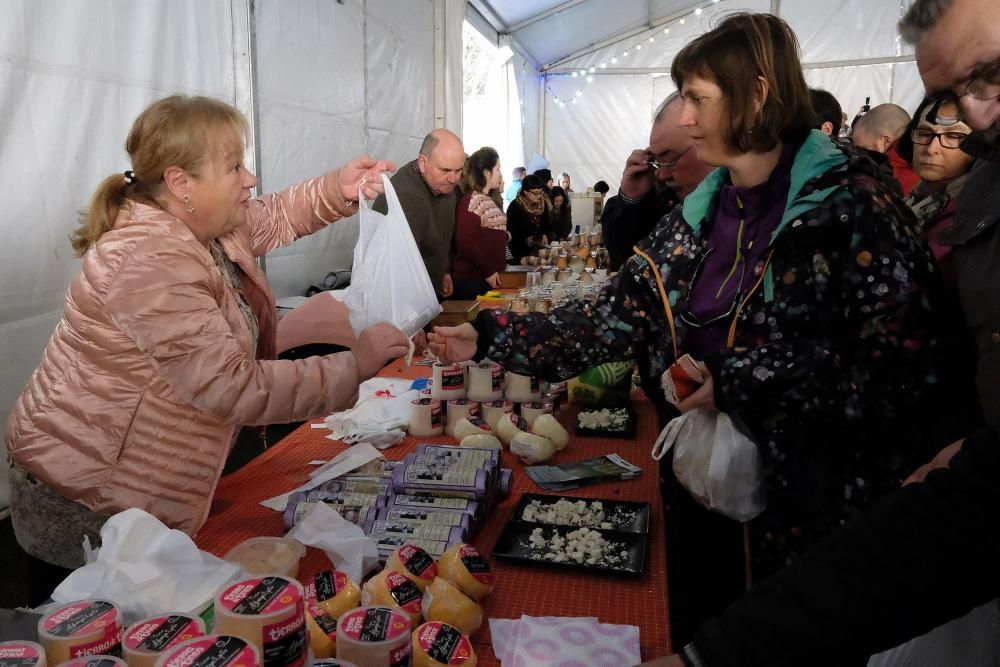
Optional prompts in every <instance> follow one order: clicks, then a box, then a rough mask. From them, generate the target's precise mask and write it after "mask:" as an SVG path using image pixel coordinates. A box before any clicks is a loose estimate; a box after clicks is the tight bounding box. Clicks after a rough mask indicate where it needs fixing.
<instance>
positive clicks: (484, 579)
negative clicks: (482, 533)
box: [438, 544, 494, 600]
mask: <svg viewBox="0 0 1000 667" xmlns="http://www.w3.org/2000/svg"><path fill="white" fill-rule="evenodd" d="M438 570H439V571H440V573H441V576H442V577H444V578H445V579H447V580H448V581H450V582H451V583H453V584H455V585H456V586H458V588H459V589H460V590H461V591H462V592H463V593H465V594H466V595H468V596H469V597H471V598H472V599H474V600H482V599H483V598H484V597H486V596H487V595H489V594H490V591H492V590H493V584H494V581H493V571H492V570H491V569H490V564H489V563H487V562H486V559H485V558H483V557H482V556H480V555H479V552H478V551H477V550H476V548H475V547H474V546H472V545H471V544H456V545H455V546H453V547H452V548H450V549H448V550H447V551H445V552H444V553H443V554H441V558H440V560H438Z"/></svg>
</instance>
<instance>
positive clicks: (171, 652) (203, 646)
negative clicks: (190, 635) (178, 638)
mask: <svg viewBox="0 0 1000 667" xmlns="http://www.w3.org/2000/svg"><path fill="white" fill-rule="evenodd" d="M262 664H263V663H262V662H261V659H260V653H259V652H258V651H257V647H256V646H254V645H253V643H252V642H249V641H247V640H246V639H244V638H243V637H232V636H229V635H218V634H213V635H205V636H203V637H196V638H195V639H189V640H187V641H186V642H181V643H180V644H178V645H177V646H172V647H170V648H169V649H167V650H166V651H164V652H163V655H161V656H160V659H159V660H157V661H156V667H261V665H262Z"/></svg>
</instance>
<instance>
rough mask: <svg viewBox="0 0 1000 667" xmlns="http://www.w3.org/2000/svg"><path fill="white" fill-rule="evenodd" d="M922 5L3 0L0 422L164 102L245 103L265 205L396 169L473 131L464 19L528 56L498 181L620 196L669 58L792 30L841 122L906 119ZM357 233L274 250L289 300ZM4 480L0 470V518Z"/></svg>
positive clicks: (506, 76)
mask: <svg viewBox="0 0 1000 667" xmlns="http://www.w3.org/2000/svg"><path fill="white" fill-rule="evenodd" d="M909 1H910V0H830V1H828V2H825V3H817V2H812V1H811V0H719V1H718V2H713V1H712V0H704V1H703V2H701V3H699V4H694V3H692V2H690V1H687V0H685V1H680V0H531V1H529V0H468V1H467V0H143V2H133V1H132V0H86V1H85V2H78V1H76V0H0V15H2V16H3V17H4V20H3V21H2V22H0V55H2V58H0V146H2V147H3V160H2V162H0V183H3V193H4V214H3V216H2V224H0V267H3V268H2V271H3V277H2V280H0V297H2V298H0V363H2V364H3V368H4V374H3V381H2V382H0V416H2V417H5V416H6V415H7V414H8V413H9V411H10V408H11V407H12V405H13V403H14V401H15V399H16V397H17V395H18V394H19V393H20V391H21V389H22V388H23V387H24V384H25V382H26V381H27V379H28V377H29V375H30V374H31V372H32V370H33V369H34V368H35V366H36V365H37V363H38V361H39V358H40V356H41V353H42V350H43V349H44V347H45V344H46V342H47V341H48V338H49V336H50V334H51V332H52V329H53V328H54V326H55V324H56V322H57V321H58V319H59V315H60V309H61V307H62V302H63V298H64V294H65V290H66V287H67V285H68V284H69V281H70V280H71V279H72V277H73V276H74V274H75V273H76V272H77V270H78V269H79V266H80V263H79V260H78V259H76V258H74V257H73V256H72V253H71V251H70V245H69V242H68V235H69V234H70V232H71V231H72V230H73V228H74V227H75V225H76V215H75V212H76V211H78V210H79V209H81V208H82V207H84V206H86V204H87V201H88V198H89V197H90V195H91V193H92V192H93V190H94V188H95V187H96V185H97V184H98V183H99V182H100V180H101V179H102V178H104V177H105V176H107V175H109V174H113V173H116V172H122V171H123V170H125V169H127V168H128V167H129V164H128V162H127V159H126V155H125V153H124V149H123V144H124V139H125V135H126V133H127V131H128V128H129V126H130V124H131V122H132V120H133V119H134V118H135V117H136V115H137V114H138V113H139V112H140V111H141V110H142V109H143V108H144V107H146V106H147V105H148V104H149V103H150V102H152V101H153V100H155V99H157V98H160V97H163V96H165V95H168V94H171V93H174V92H182V93H189V94H201V95H211V96H215V97H218V98H221V99H224V100H227V101H229V102H231V103H233V104H234V105H236V106H237V107H238V108H240V109H241V110H242V111H243V112H244V113H245V114H246V115H247V117H248V118H249V119H250V121H251V125H252V129H253V134H252V143H251V145H250V146H249V147H248V155H247V161H248V164H250V165H251V166H252V167H253V168H254V169H255V170H256V172H257V174H258V176H259V178H260V188H261V191H262V192H264V191H273V190H277V189H280V188H283V187H285V186H287V185H290V184H292V183H295V182H297V181H299V180H301V179H303V178H306V177H309V176H314V175H318V174H320V173H322V172H324V171H325V170H327V169H329V168H332V167H335V166H337V165H340V164H342V163H343V162H345V161H346V160H348V159H350V158H351V157H354V156H357V155H361V154H365V153H367V154H370V155H373V156H375V157H379V158H388V159H392V160H395V161H396V162H397V163H398V164H403V163H405V162H407V161H409V160H410V159H413V157H415V155H416V153H417V149H418V146H419V143H420V140H421V139H422V137H423V136H424V134H425V133H426V132H427V131H428V130H429V129H431V128H432V127H442V126H443V127H449V128H451V129H453V130H455V131H457V132H459V133H461V131H462V108H461V104H462V22H463V20H465V19H468V20H469V22H470V23H471V24H473V25H474V26H475V27H476V28H477V29H479V30H480V31H481V32H482V33H483V34H484V35H486V36H487V38H488V39H490V40H491V41H492V42H493V43H494V44H495V45H497V46H509V47H510V48H511V49H512V51H513V54H514V55H513V57H511V58H510V59H508V60H506V61H505V62H504V63H503V71H502V77H501V79H502V80H501V87H502V90H503V91H504V93H503V94H504V95H505V99H503V100H501V102H502V104H503V107H504V109H505V114H506V115H505V119H506V120H505V122H504V125H503V127H498V128H497V130H496V132H497V134H498V138H497V139H496V143H497V145H498V146H500V145H502V146H504V147H505V148H504V151H505V152H506V155H504V154H503V153H502V159H504V160H505V170H509V167H513V166H516V164H523V160H525V159H526V158H527V157H530V155H531V154H532V153H533V152H535V151H537V152H539V153H542V154H544V155H546V156H547V157H548V158H549V159H550V160H551V162H552V167H553V169H554V170H556V171H568V172H570V173H571V174H572V175H573V177H574V184H575V185H576V186H577V187H578V188H579V187H580V186H583V187H585V186H586V185H589V184H592V183H593V182H595V181H596V180H598V179H603V180H606V181H608V182H609V183H611V184H612V187H614V185H615V184H616V183H617V181H618V178H619V174H620V172H621V165H622V162H623V160H624V158H625V156H626V155H628V153H629V152H630V151H631V150H632V149H634V148H637V147H643V146H645V145H646V142H647V138H648V132H649V125H650V116H651V113H652V111H653V109H654V108H655V107H656V106H657V104H658V103H659V101H660V100H662V98H663V97H664V96H665V95H666V94H667V93H669V92H670V91H671V90H672V89H673V84H672V82H671V81H670V78H669V75H668V72H669V66H670V61H671V59H672V58H673V55H674V54H675V53H676V52H677V50H678V49H679V48H680V47H681V46H683V44H684V43H686V42H687V41H688V40H689V39H691V38H692V37H693V36H695V35H697V34H699V33H701V32H702V31H703V30H705V29H706V28H709V27H710V26H711V25H713V21H717V20H718V16H719V15H720V14H722V13H725V12H731V11H736V10H741V9H748V10H753V11H772V12H775V13H777V14H779V15H780V16H782V17H784V18H785V19H787V20H788V21H789V22H790V23H791V25H792V27H793V28H794V29H795V30H796V32H797V33H798V35H799V38H800V40H801V42H802V47H803V59H804V62H805V63H806V64H807V68H808V71H807V78H808V80H809V82H810V84H812V85H816V86H819V87H823V88H826V89H828V90H830V91H831V92H833V93H834V94H835V95H836V96H837V97H838V98H839V99H840V101H841V103H842V105H843V106H844V109H845V111H847V112H848V114H850V115H853V113H854V112H855V111H856V110H857V108H858V106H859V105H860V104H861V102H862V101H863V99H864V98H865V97H866V96H870V97H871V98H872V104H878V103H881V102H887V101H893V102H897V103H899V104H901V105H902V106H903V107H905V108H908V109H912V108H913V107H914V105H915V104H916V102H917V101H918V100H919V98H920V94H921V87H920V84H919V78H918V77H917V75H916V68H915V65H914V63H913V56H912V53H911V51H909V50H908V49H907V48H906V47H904V46H903V45H902V44H901V42H900V40H899V39H898V38H897V37H896V32H895V22H896V21H897V20H898V18H899V17H900V15H901V13H902V12H903V11H905V9H906V7H907V6H908V5H909ZM698 8H702V11H700V13H698V14H695V13H694V12H695V10H696V9H698ZM681 19H683V24H682V23H681ZM664 29H668V30H669V32H667V33H665V32H664ZM650 37H653V39H654V41H652V42H650V41H649V38H650ZM636 45H642V46H643V47H644V48H642V49H636V48H635V47H636ZM625 50H628V51H629V53H630V55H629V56H624V55H622V54H623V53H624V51H625ZM615 58H617V62H614V61H613V59H615ZM591 68H593V71H592V72H591V71H590V70H591ZM581 71H584V72H585V74H584V76H579V73H580V72H581ZM573 72H577V74H578V76H576V77H574V76H572V73H573ZM588 77H590V78H591V79H592V80H588ZM577 91H581V93H580V97H579V98H577ZM573 99H577V100H578V101H577V103H576V104H573V103H572V102H571V101H570V102H569V103H568V104H565V105H561V104H559V100H563V101H567V100H573ZM467 148H468V150H470V151H471V150H474V149H475V148H478V146H467ZM356 234H357V226H356V221H355V220H348V221H343V222H341V223H339V224H337V225H334V226H333V227H332V228H330V229H328V230H325V231H324V232H321V233H319V234H316V235H314V236H313V237H309V238H307V239H302V240H300V241H299V242H297V243H295V244H293V245H292V246H290V247H288V248H285V249H282V250H280V251H277V252H275V253H273V254H272V255H271V256H269V257H268V258H267V261H266V268H267V273H268V277H269V280H270V281H271V286H272V288H273V289H274V291H275V293H276V294H277V295H278V296H279V297H280V296H288V295H292V294H301V293H302V292H303V291H304V289H305V288H306V287H307V286H308V285H310V284H313V283H317V282H318V281H319V280H320V279H321V278H322V277H323V276H324V275H325V274H326V273H327V272H328V271H332V270H335V269H345V268H349V265H350V261H351V256H352V249H353V245H354V242H355V239H356ZM5 476H6V466H0V512H2V508H3V507H5V506H6V504H7V500H6V494H7V488H6V484H5V483H4V478H5Z"/></svg>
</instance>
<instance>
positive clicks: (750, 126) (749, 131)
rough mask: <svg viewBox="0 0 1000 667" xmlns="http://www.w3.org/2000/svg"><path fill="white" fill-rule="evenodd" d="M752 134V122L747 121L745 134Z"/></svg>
mask: <svg viewBox="0 0 1000 667" xmlns="http://www.w3.org/2000/svg"><path fill="white" fill-rule="evenodd" d="M752 134H753V123H747V136H748V137H749V136H751V135H752Z"/></svg>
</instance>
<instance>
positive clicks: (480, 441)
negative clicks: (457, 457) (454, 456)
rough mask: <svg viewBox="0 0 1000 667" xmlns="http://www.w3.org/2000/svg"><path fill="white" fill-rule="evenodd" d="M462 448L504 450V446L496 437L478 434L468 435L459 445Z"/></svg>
mask: <svg viewBox="0 0 1000 667" xmlns="http://www.w3.org/2000/svg"><path fill="white" fill-rule="evenodd" d="M458 444H459V445H460V446H461V447H472V448H474V449H503V445H501V444H500V441H499V440H498V439H497V437H496V436H495V435H488V434H486V433H476V434H474V435H467V436H465V437H464V438H462V441H461V442H460V443H458Z"/></svg>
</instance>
